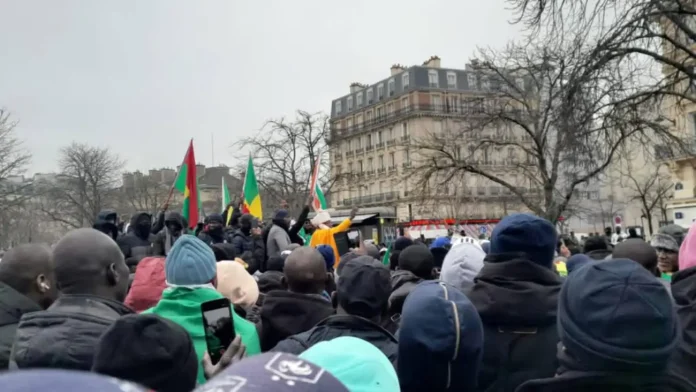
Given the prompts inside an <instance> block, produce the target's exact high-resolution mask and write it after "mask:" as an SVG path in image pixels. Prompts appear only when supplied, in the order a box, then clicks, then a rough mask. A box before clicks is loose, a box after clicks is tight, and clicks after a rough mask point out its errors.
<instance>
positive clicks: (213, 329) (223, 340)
mask: <svg viewBox="0 0 696 392" xmlns="http://www.w3.org/2000/svg"><path fill="white" fill-rule="evenodd" d="M201 313H202V315H203V329H204V330H205V343H206V345H207V347H208V355H210V359H211V361H212V362H213V364H216V363H218V362H219V361H220V358H221V357H222V354H223V353H224V352H225V350H227V347H229V346H230V344H232V340H234V338H235V335H236V334H235V332H234V319H233V318H232V310H231V308H230V300H228V299H227V298H220V299H216V300H213V301H208V302H203V303H202V304H201Z"/></svg>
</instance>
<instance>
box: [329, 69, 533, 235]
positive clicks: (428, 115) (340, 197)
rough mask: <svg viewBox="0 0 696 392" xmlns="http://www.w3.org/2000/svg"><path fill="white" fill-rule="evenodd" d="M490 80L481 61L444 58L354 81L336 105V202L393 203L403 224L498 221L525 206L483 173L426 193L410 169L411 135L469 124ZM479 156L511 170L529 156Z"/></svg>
mask: <svg viewBox="0 0 696 392" xmlns="http://www.w3.org/2000/svg"><path fill="white" fill-rule="evenodd" d="M516 82H518V83H524V80H522V79H521V78H520V80H519V81H516ZM490 83H491V81H490V80H488V78H487V76H486V75H482V74H481V72H479V71H477V70H476V66H475V65H474V64H468V65H467V66H466V68H465V69H449V68H442V67H441V66H440V58H439V57H437V56H433V57H431V58H430V59H428V60H427V61H426V62H425V63H423V65H422V66H412V67H408V68H406V67H403V66H401V65H394V66H392V67H391V75H390V76H389V77H388V78H386V79H384V80H381V81H378V82H377V83H374V84H369V85H365V84H359V83H353V84H352V85H351V86H350V93H349V94H348V95H345V96H343V97H340V98H338V99H335V100H334V101H333V102H332V105H331V108H332V109H331V133H330V140H329V141H328V143H329V146H330V161H331V171H332V176H333V177H334V178H338V179H339V180H338V182H337V183H336V184H335V185H334V186H333V187H332V189H331V196H332V207H334V208H349V207H350V206H354V205H358V206H371V205H374V206H377V205H392V206H395V207H396V211H397V218H398V219H399V220H400V221H402V222H403V221H408V220H418V219H447V218H454V219H497V218H500V217H502V216H504V215H505V214H507V213H509V212H511V211H514V210H519V209H521V207H520V206H519V203H517V202H516V201H515V199H514V197H512V195H511V194H510V192H508V190H507V189H506V188H503V187H501V186H499V185H498V184H494V183H492V182H491V181H489V180H487V179H484V178H481V177H479V176H473V175H471V176H468V175H464V176H459V177H458V178H457V181H450V182H449V183H448V184H446V185H445V186H442V187H440V189H437V190H435V192H433V193H432V194H431V195H428V197H426V198H423V197H422V196H423V195H422V193H421V190H420V189H417V188H416V185H415V184H414V181H413V178H412V176H410V174H409V172H410V169H411V167H412V165H413V163H414V158H415V157H414V156H413V155H414V152H413V151H410V150H409V147H408V141H409V140H411V139H412V138H418V137H420V136H422V135H424V134H425V133H426V132H431V133H438V132H440V131H441V130H443V129H455V128H458V127H461V126H462V124H463V123H464V122H466V121H467V119H469V118H470V116H475V115H476V113H480V112H481V110H482V108H483V105H484V104H485V97H487V96H489V95H490V93H491V91H492V89H491V86H490ZM479 98H480V99H479ZM510 132H512V131H510ZM501 137H522V136H521V135H517V136H516V135H513V134H504V135H501ZM459 142H461V141H459ZM477 159H480V160H481V161H480V162H479V164H485V165H488V166H489V167H490V168H491V170H499V171H500V172H505V170H506V167H508V168H509V165H510V164H512V163H514V162H517V161H516V159H524V158H520V157H517V156H516V155H515V153H514V152H512V151H507V150H498V151H493V152H491V154H490V156H488V154H486V156H481V157H480V158H477Z"/></svg>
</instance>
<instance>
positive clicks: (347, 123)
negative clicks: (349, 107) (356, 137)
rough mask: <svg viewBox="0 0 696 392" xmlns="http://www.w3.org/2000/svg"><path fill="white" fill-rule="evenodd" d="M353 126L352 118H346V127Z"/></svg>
mask: <svg viewBox="0 0 696 392" xmlns="http://www.w3.org/2000/svg"><path fill="white" fill-rule="evenodd" d="M352 126H353V119H352V118H348V119H346V128H351V127H352Z"/></svg>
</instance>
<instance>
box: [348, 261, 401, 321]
mask: <svg viewBox="0 0 696 392" xmlns="http://www.w3.org/2000/svg"><path fill="white" fill-rule="evenodd" d="M341 264H343V268H342V269H341V272H340V273H339V275H338V284H337V285H336V295H337V297H338V303H339V305H341V307H342V308H343V310H345V311H346V312H347V313H348V314H352V315H355V316H360V317H365V318H372V317H375V316H378V315H380V314H381V313H382V312H383V311H384V309H386V307H387V304H388V303H389V295H390V294H391V282H390V273H389V270H388V269H387V268H386V267H385V266H384V265H382V263H380V262H378V261H377V260H375V259H373V258H372V257H370V256H360V257H358V258H355V259H353V260H349V261H345V260H342V261H341Z"/></svg>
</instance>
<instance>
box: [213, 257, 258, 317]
mask: <svg viewBox="0 0 696 392" xmlns="http://www.w3.org/2000/svg"><path fill="white" fill-rule="evenodd" d="M217 291H219V292H220V294H222V295H224V296H225V297H226V298H227V299H229V300H230V302H232V304H234V305H239V306H241V307H244V308H246V307H250V306H252V305H254V304H255V303H256V300H257V299H258V298H259V286H258V284H257V283H256V279H254V278H253V277H252V276H251V275H249V272H247V270H246V269H244V266H243V265H242V264H241V263H239V262H237V261H221V262H219V263H217Z"/></svg>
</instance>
